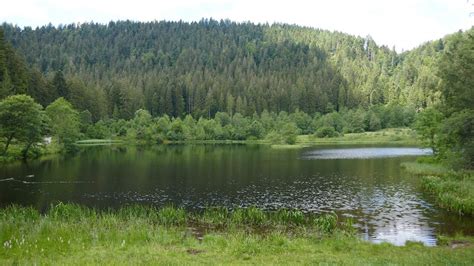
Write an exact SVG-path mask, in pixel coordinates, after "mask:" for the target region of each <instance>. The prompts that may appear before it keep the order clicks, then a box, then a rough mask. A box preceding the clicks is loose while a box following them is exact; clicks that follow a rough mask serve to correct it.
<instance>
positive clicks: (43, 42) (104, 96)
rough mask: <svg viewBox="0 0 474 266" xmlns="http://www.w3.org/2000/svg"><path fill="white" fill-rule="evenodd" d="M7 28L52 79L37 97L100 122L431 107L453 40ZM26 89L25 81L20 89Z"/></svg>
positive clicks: (291, 32) (118, 27)
mask: <svg viewBox="0 0 474 266" xmlns="http://www.w3.org/2000/svg"><path fill="white" fill-rule="evenodd" d="M3 28H4V32H5V39H6V40H7V41H8V42H10V43H11V44H12V45H13V47H15V48H16V49H17V51H18V53H19V54H20V55H22V56H23V57H24V59H25V60H26V62H27V63H28V65H29V66H32V67H33V68H34V69H37V70H39V71H40V72H41V73H43V74H44V75H45V76H46V80H49V81H50V82H52V83H55V84H54V86H47V84H46V82H44V81H43V80H37V79H40V78H39V77H35V80H34V81H32V82H35V84H34V85H35V86H34V89H33V88H32V86H30V87H29V88H30V89H29V91H28V92H29V94H31V95H33V96H34V97H35V99H37V100H38V102H40V103H41V104H43V105H46V104H48V103H49V102H52V101H53V100H54V99H56V98H57V97H65V98H67V99H68V100H70V101H71V102H72V103H73V105H74V106H76V107H77V108H78V109H81V110H86V109H87V110H89V111H90V112H91V113H92V115H93V118H94V120H96V121H97V120H99V119H101V118H106V117H113V118H124V119H129V118H131V117H133V115H134V112H135V111H136V110H138V109H140V108H143V109H146V110H148V111H149V112H150V113H151V114H152V115H153V116H156V115H162V114H168V115H169V116H173V117H177V116H180V117H184V115H185V114H192V115H193V116H194V117H200V116H204V117H213V116H214V114H215V113H217V112H219V111H221V112H223V111H225V112H227V113H229V114H233V113H240V114H242V115H244V116H246V115H253V113H255V112H256V113H258V114H260V113H261V112H263V110H267V111H269V112H277V113H278V112H280V111H286V112H290V113H291V112H294V111H295V110H297V109H299V110H300V111H303V112H305V113H308V114H314V113H316V112H320V113H328V112H332V111H339V110H342V109H344V108H348V109H354V108H358V107H362V108H369V107H370V106H373V105H378V104H393V105H410V106H412V107H414V108H423V107H426V106H428V105H430V104H432V103H433V102H436V100H437V99H438V95H437V94H436V93H434V89H436V88H437V87H438V85H439V78H438V77H437V76H436V75H435V72H436V71H435V67H436V66H435V65H436V60H437V59H438V58H439V57H440V55H441V54H442V52H443V51H444V49H445V47H446V46H448V45H449V42H450V39H451V38H452V37H447V38H445V39H441V40H438V41H434V42H430V43H426V44H424V45H422V46H420V47H419V48H417V49H415V50H413V51H410V52H405V53H402V54H397V53H396V52H395V51H394V50H393V49H389V48H388V47H384V46H378V45H377V44H376V43H375V42H374V41H373V40H372V39H371V38H370V36H368V37H366V38H361V37H355V36H351V35H348V34H344V33H339V32H329V31H324V30H319V29H313V28H304V27H298V26H291V25H279V24H275V25H260V24H259V25H256V24H252V23H240V24H239V23H234V22H230V21H220V22H219V21H215V20H202V21H200V22H195V23H184V22H149V23H140V22H130V21H120V22H110V23H109V24H108V25H101V24H94V23H89V24H81V25H75V24H72V25H66V26H59V27H53V26H51V25H49V26H44V27H41V28H36V29H31V28H28V27H27V28H24V29H21V28H18V27H14V26H12V25H9V24H4V25H3ZM459 34H462V33H459ZM34 76H37V75H36V73H35V75H34ZM64 78H66V80H67V82H65V81H64ZM61 83H64V84H61ZM51 87H53V88H51ZM25 89H26V88H25V86H23V85H21V84H19V85H18V86H15V87H14V91H13V92H19V91H25ZM3 94H5V92H4V93H3Z"/></svg>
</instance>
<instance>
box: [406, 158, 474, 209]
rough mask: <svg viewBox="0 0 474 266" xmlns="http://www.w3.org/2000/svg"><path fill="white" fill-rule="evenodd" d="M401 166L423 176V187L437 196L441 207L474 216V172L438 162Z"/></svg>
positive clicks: (412, 163)
mask: <svg viewBox="0 0 474 266" xmlns="http://www.w3.org/2000/svg"><path fill="white" fill-rule="evenodd" d="M401 166H402V168H404V169H405V170H406V171H407V172H409V173H411V174H414V175H416V176H421V180H422V187H423V189H424V190H426V191H428V192H429V193H431V194H433V195H434V196H435V197H436V202H437V204H438V205H439V206H440V207H442V208H445V209H447V210H450V211H453V212H456V213H458V214H459V215H470V216H474V172H472V171H454V170H451V169H449V168H447V167H445V166H443V165H441V164H436V163H419V162H406V163H402V165H401Z"/></svg>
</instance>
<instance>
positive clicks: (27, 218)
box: [0, 204, 474, 265]
mask: <svg viewBox="0 0 474 266" xmlns="http://www.w3.org/2000/svg"><path fill="white" fill-rule="evenodd" d="M0 228H1V230H0V240H1V244H2V245H1V247H0V264H1V265H7V264H61V265H63V264H66V265H67V264H75V265H84V264H85V265H87V264H107V265H109V264H176V265H177V264H179V265H182V264H223V263H225V264H310V263H311V264H312V263H338V264H348V265H349V264H350V265H354V264H359V265H360V264H364V265H365V264H413V265H414V264H417V265H418V264H439V265H442V264H460V265H462V264H465V265H468V264H470V263H472V261H473V260H474V246H473V241H474V239H472V238H464V239H458V240H451V239H445V240H443V241H442V242H441V244H442V245H441V246H438V247H425V246H423V245H421V244H419V243H408V244H407V245H406V246H403V247H396V246H393V245H390V244H379V245H377V244H372V243H368V242H365V241H362V240H359V239H358V238H357V237H355V235H354V231H353V229H351V227H350V224H346V223H343V222H341V221H338V219H337V217H336V216H335V215H332V214H328V215H323V216H308V215H303V214H302V213H301V212H299V211H286V210H281V211H278V212H272V213H269V212H262V211H261V210H258V209H255V208H249V209H238V210H235V211H232V212H230V211H227V210H225V209H209V210H207V211H205V212H203V213H201V214H190V213H187V212H185V211H184V210H182V209H176V208H163V209H160V210H156V209H153V208H149V207H140V206H134V207H125V208H122V209H120V210H114V211H95V210H93V209H88V208H84V207H79V206H76V205H69V204H59V205H57V206H53V207H52V208H51V209H50V210H49V211H48V212H46V213H45V214H39V213H38V212H37V211H36V210H34V209H31V208H25V207H8V208H5V209H2V210H0Z"/></svg>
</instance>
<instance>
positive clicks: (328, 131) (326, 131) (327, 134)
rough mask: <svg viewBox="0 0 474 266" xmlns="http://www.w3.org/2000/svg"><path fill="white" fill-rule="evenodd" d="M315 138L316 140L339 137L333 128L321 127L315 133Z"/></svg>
mask: <svg viewBox="0 0 474 266" xmlns="http://www.w3.org/2000/svg"><path fill="white" fill-rule="evenodd" d="M315 135H316V137H318V138H333V137H337V136H339V134H338V133H337V132H336V130H334V128H333V127H328V126H325V127H321V128H318V130H317V131H316V133H315Z"/></svg>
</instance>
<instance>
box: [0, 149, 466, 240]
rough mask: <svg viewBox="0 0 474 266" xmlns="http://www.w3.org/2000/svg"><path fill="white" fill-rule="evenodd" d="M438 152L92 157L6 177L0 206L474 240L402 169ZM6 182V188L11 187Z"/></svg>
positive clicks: (16, 168) (145, 152)
mask: <svg viewBox="0 0 474 266" xmlns="http://www.w3.org/2000/svg"><path fill="white" fill-rule="evenodd" d="M429 153H430V151H429V150H423V149H418V148H400V147H398V148H397V147H369V148H360V147H350V146H337V147H331V146H325V147H319V148H307V149H303V150H275V149H271V148H270V147H268V146H264V145H255V146H252V145H174V146H172V145H167V146H164V145H162V146H156V147H143V148H137V147H123V146H101V147H87V148H85V149H84V150H83V151H82V152H81V153H80V154H78V155H76V156H73V157H68V158H62V157H55V158H52V159H48V160H41V161H33V162H30V163H28V164H20V163H18V164H13V165H6V166H2V167H0V179H3V180H4V181H0V205H3V206H5V205H8V204H11V203H17V204H22V205H32V206H35V207H36V208H38V209H40V210H43V209H45V208H46V207H47V206H48V205H49V204H51V203H52V202H57V201H64V202H75V203H80V204H84V205H87V206H92V207H97V208H109V207H120V206H122V205H124V204H132V203H143V204H151V205H155V206H163V205H165V204H170V203H172V204H174V205H178V206H184V207H185V208H187V209H190V210H200V209H203V208H205V207H207V206H226V207H229V208H235V207H247V206H257V207H260V208H264V209H268V210H273V209H277V208H295V209H300V210H303V211H305V212H312V213H321V212H329V211H335V212H336V213H337V214H338V215H340V216H341V217H352V218H353V219H354V221H355V223H356V226H357V227H358V229H359V230H360V233H361V235H362V237H364V238H365V239H368V240H371V241H375V242H380V241H389V242H391V243H394V244H400V245H401V244H404V243H405V241H406V240H412V241H422V242H424V243H425V244H427V245H434V244H436V234H438V233H443V234H453V233H456V232H463V233H465V234H474V232H473V231H474V222H473V221H472V220H471V219H469V218H463V217H458V216H457V215H453V214H449V213H447V212H445V211H443V210H441V209H439V208H437V207H436V206H435V205H434V199H433V198H431V197H430V196H429V195H427V194H424V193H423V192H422V190H421V188H420V183H419V179H418V178H416V177H413V176H410V175H408V174H407V173H405V172H404V171H403V170H402V169H401V168H400V163H402V162H405V161H413V160H415V159H416V157H417V156H420V155H425V154H429ZM5 179H6V180H5Z"/></svg>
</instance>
